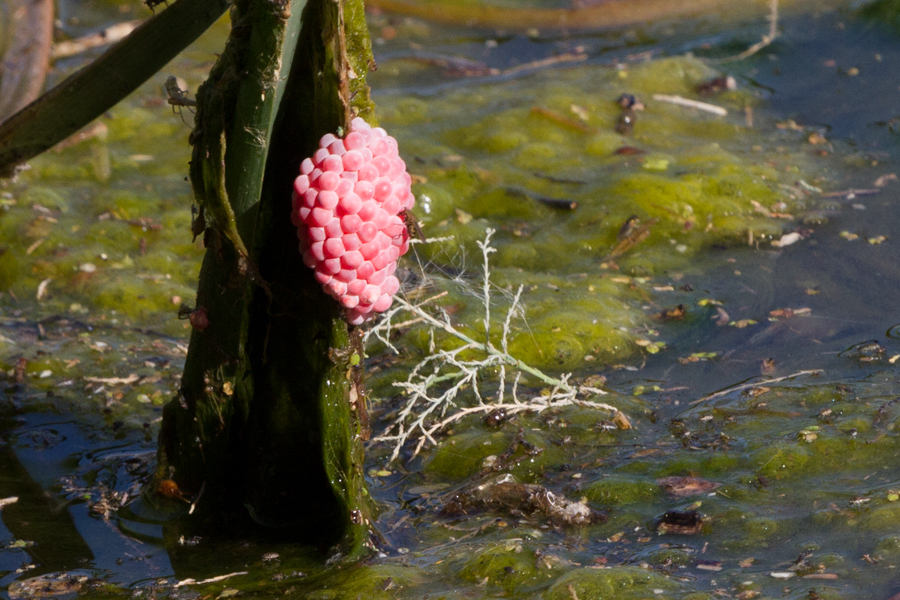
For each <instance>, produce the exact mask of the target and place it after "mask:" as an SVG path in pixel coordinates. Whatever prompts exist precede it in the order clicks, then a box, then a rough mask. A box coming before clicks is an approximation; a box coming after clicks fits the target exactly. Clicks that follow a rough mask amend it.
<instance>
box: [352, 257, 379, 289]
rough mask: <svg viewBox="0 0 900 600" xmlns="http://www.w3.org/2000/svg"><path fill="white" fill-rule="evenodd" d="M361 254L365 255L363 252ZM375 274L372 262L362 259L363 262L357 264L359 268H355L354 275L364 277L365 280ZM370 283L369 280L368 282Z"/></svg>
mask: <svg viewBox="0 0 900 600" xmlns="http://www.w3.org/2000/svg"><path fill="white" fill-rule="evenodd" d="M362 254H363V256H365V255H366V253H365V252H363V253H362ZM374 274H375V267H373V266H372V263H371V262H369V261H364V262H363V264H361V265H359V268H358V269H356V276H357V277H359V278H360V279H365V280H366V281H368V280H369V278H370V277H371V276H372V275H374ZM370 283H371V282H370Z"/></svg>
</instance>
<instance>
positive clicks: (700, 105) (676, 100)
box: [653, 94, 728, 117]
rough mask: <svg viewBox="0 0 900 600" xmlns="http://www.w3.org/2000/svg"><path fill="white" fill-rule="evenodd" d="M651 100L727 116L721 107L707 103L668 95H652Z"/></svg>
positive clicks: (726, 112)
mask: <svg viewBox="0 0 900 600" xmlns="http://www.w3.org/2000/svg"><path fill="white" fill-rule="evenodd" d="M653 99H654V100H656V101H657V102H668V103H669V104H677V105H678V106H685V107H687V108H696V109H697V110H702V111H706V112H708V113H712V114H714V115H718V116H720V117H724V116H725V115H727V114H728V111H727V110H725V109H724V108H722V107H721V106H716V105H715V104H709V103H707V102H700V101H698V100H690V99H688V98H683V97H681V96H669V95H668V94H653Z"/></svg>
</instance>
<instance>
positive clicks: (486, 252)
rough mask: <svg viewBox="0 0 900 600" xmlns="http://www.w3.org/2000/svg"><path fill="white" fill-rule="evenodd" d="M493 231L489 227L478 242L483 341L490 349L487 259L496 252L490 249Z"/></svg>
mask: <svg viewBox="0 0 900 600" xmlns="http://www.w3.org/2000/svg"><path fill="white" fill-rule="evenodd" d="M492 235H494V230H493V229H491V228H490V227H489V228H488V229H487V231H485V235H484V241H483V242H482V241H479V242H478V246H479V247H480V248H481V254H482V256H484V341H485V344H486V345H487V347H488V348H491V347H492V346H491V271H490V262H489V260H488V257H489V256H490V254H491V253H492V252H496V251H497V249H496V248H492V247H491V236H492Z"/></svg>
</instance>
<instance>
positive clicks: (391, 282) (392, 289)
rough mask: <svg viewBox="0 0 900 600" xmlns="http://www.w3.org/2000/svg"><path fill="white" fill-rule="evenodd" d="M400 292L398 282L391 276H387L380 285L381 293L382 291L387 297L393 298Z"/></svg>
mask: <svg viewBox="0 0 900 600" xmlns="http://www.w3.org/2000/svg"><path fill="white" fill-rule="evenodd" d="M399 290H400V281H398V280H397V278H396V277H394V276H393V275H391V276H389V277H388V278H387V279H385V280H384V283H382V284H381V291H383V292H384V293H385V294H387V295H388V296H393V295H394V294H396V293H397V291H399Z"/></svg>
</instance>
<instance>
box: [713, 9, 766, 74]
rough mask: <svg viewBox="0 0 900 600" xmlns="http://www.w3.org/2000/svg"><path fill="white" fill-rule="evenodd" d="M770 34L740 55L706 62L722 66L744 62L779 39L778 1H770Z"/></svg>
mask: <svg viewBox="0 0 900 600" xmlns="http://www.w3.org/2000/svg"><path fill="white" fill-rule="evenodd" d="M768 19H769V33H768V34H766V35H764V36H762V39H760V40H759V41H758V42H756V43H755V44H753V45H752V46H750V47H749V48H747V49H746V50H744V51H743V52H741V53H740V54H735V55H734V56H728V57H725V58H711V59H708V60H707V61H706V62H708V63H710V64H714V65H720V64H723V63H728V62H734V61H737V60H744V59H745V58H749V57H751V56H753V55H754V54H756V53H757V52H759V51H760V50H762V49H763V48H765V47H766V46H768V45H769V44H771V43H772V42H774V41H775V39H776V38H777V37H778V0H769V17H768Z"/></svg>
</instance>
